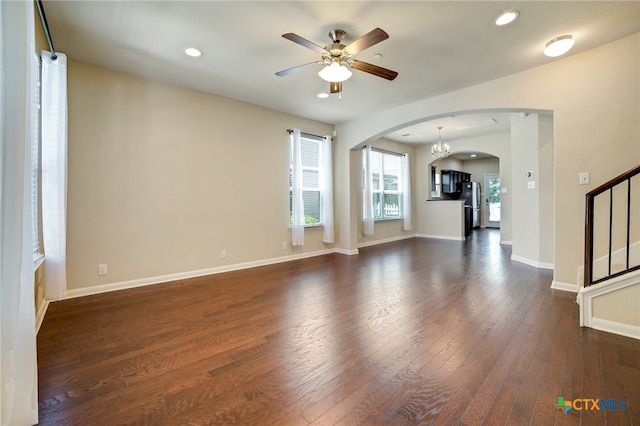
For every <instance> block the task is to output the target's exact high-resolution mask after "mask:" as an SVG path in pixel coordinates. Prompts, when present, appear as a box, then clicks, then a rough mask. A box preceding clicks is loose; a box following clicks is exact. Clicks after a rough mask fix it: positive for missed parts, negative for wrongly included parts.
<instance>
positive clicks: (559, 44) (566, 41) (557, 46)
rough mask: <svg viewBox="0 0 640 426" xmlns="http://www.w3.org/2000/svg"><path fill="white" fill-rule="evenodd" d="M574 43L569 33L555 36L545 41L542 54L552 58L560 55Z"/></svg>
mask: <svg viewBox="0 0 640 426" xmlns="http://www.w3.org/2000/svg"><path fill="white" fill-rule="evenodd" d="M574 43H575V40H573V36H571V35H563V36H560V37H556V38H554V39H553V40H551V41H549V42H548V43H547V45H546V46H545V48H544V54H545V55H547V56H550V57H552V58H555V57H556V56H562V55H564V54H565V53H567V52H568V51H569V50H570V49H571V48H572V47H573V45H574Z"/></svg>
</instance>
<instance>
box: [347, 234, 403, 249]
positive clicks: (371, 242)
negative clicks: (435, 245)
mask: <svg viewBox="0 0 640 426" xmlns="http://www.w3.org/2000/svg"><path fill="white" fill-rule="evenodd" d="M415 236H416V235H415V234H405V235H399V236H397V237H390V238H383V239H381V240H375V241H365V242H364V243H358V248H362V247H369V246H376V245H378V244H384V243H391V242H394V241H400V240H408V239H410V238H415Z"/></svg>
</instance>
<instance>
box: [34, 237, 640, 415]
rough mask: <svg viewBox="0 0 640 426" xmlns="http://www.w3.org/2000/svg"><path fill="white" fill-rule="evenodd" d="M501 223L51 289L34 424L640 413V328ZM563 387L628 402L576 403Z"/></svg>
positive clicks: (40, 348) (575, 392) (40, 346)
mask: <svg viewBox="0 0 640 426" xmlns="http://www.w3.org/2000/svg"><path fill="white" fill-rule="evenodd" d="M498 240H499V234H498V232H497V231H492V230H480V231H475V232H474V233H473V236H472V238H471V239H469V240H467V241H466V242H448V241H437V240H427V239H411V240H404V241H399V242H394V243H388V244H383V245H379V246H375V247H368V248H364V249H361V253H360V254H359V255H357V256H344V255H338V254H333V255H327V256H321V257H315V258H310V259H305V260H299V261H294V262H288V263H283V264H278V265H272V266H265V267H259V268H254V269H250V270H242V271H236V272H231V273H224V274H218V275H213V276H209V277H202V278H195V279H190V280H184V281H179V282H172V283H167V284H162V285H155V286H149V287H143V288H138V289H131V290H126V291H119V292H113V293H108V294H102V295H96V296H89V297H83V298H78V299H71V300H66V301H61V302H55V303H52V304H51V305H50V307H49V310H48V312H47V315H46V318H45V320H44V324H43V325H42V328H41V330H40V333H39V335H38V363H39V397H40V424H41V425H109V426H111V425H124V424H141V425H144V424H147V425H187V424H189V425H208V424H216V425H217V424H237V423H240V424H258V425H259V424H267V425H307V424H312V425H326V424H329V425H331V424H367V425H374V424H375V425H377V424H391V425H403V424H443V425H451V424H467V425H475V424H487V425H499V424H509V425H515V424H531V425H553V424H558V425H560V424H583V425H601V424H611V425H618V424H619V425H629V424H640V341H637V340H634V339H628V338H623V337H619V336H614V335H609V334H606V333H602V332H598V331H594V330H590V329H582V328H580V327H579V326H578V306H577V305H576V303H575V295H574V294H571V293H565V292H560V291H555V290H551V289H550V285H551V280H552V274H551V272H550V271H545V270H537V269H535V268H533V267H530V266H527V265H523V264H520V263H516V262H512V261H510V260H509V256H510V252H511V250H510V248H509V247H505V246H500V245H499V242H498ZM558 397H564V398H565V400H567V401H572V400H577V399H581V398H588V399H607V400H608V399H614V400H616V401H618V400H620V399H623V400H624V403H625V405H626V409H623V410H577V409H572V410H569V411H568V413H567V414H566V415H565V414H564V413H563V412H562V411H561V410H559V409H558V408H557V407H554V404H556V403H557V402H558ZM585 405H586V406H588V404H585ZM618 408H620V406H618Z"/></svg>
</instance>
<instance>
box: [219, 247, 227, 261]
mask: <svg viewBox="0 0 640 426" xmlns="http://www.w3.org/2000/svg"><path fill="white" fill-rule="evenodd" d="M226 257H227V250H226V249H222V250H220V259H225V258H226Z"/></svg>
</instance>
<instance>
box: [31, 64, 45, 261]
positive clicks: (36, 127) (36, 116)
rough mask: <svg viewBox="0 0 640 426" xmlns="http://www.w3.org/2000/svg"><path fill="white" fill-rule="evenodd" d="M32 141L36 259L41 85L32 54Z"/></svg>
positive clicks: (36, 254)
mask: <svg viewBox="0 0 640 426" xmlns="http://www.w3.org/2000/svg"><path fill="white" fill-rule="evenodd" d="M32 67H33V76H34V77H33V78H34V81H33V82H32V84H33V85H34V90H33V91H32V93H33V97H34V99H33V105H34V107H33V110H32V114H33V120H32V126H33V139H32V143H31V200H32V207H33V210H32V212H31V217H32V223H33V256H34V259H37V258H38V257H40V256H41V255H42V250H41V246H42V245H41V241H40V211H41V207H40V206H41V203H40V200H41V195H40V176H41V172H40V164H41V163H40V147H41V145H42V143H41V140H42V138H41V130H40V129H41V119H42V114H41V103H40V101H41V93H42V91H41V83H40V57H39V56H38V55H37V54H35V53H34V55H33V61H32Z"/></svg>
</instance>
